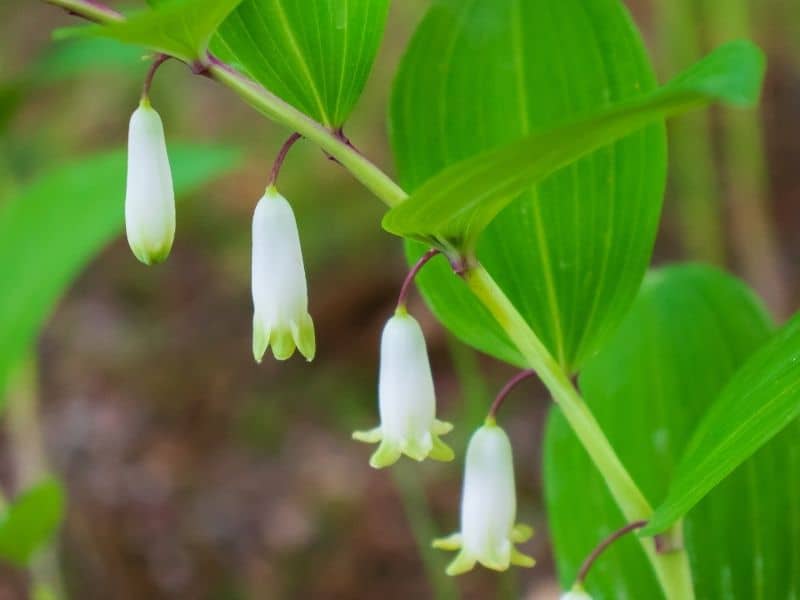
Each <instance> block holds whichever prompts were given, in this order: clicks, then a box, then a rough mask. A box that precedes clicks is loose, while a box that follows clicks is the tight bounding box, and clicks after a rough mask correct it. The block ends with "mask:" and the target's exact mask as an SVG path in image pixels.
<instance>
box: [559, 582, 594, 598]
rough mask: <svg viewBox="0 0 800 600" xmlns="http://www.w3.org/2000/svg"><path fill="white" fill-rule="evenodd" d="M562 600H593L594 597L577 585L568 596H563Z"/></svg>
mask: <svg viewBox="0 0 800 600" xmlns="http://www.w3.org/2000/svg"><path fill="white" fill-rule="evenodd" d="M561 600H592V597H591V596H590V595H589V594H587V593H586V592H585V591H584V590H583V588H582V587H580V586H577V585H576V586H575V587H573V588H572V589H571V590H570V591H568V592H567V593H566V594H563V595H562V596H561Z"/></svg>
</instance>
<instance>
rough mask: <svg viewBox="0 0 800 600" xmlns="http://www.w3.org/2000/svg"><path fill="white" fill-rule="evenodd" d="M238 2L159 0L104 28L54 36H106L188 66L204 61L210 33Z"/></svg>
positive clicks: (65, 31) (67, 31) (64, 31)
mask: <svg viewBox="0 0 800 600" xmlns="http://www.w3.org/2000/svg"><path fill="white" fill-rule="evenodd" d="M241 1H242V0H162V1H159V2H150V4H151V5H152V7H151V8H150V9H149V10H145V11H141V12H138V13H135V14H133V15H131V16H130V17H128V18H126V19H125V20H120V21H116V22H113V23H109V24H107V25H91V26H89V27H71V28H68V29H61V30H59V31H57V32H56V37H59V38H65V37H106V38H111V39H114V40H117V41H120V42H124V43H126V44H134V45H136V46H143V47H145V48H148V49H150V50H155V51H157V52H163V53H165V54H169V55H170V56H174V57H175V58H178V59H180V60H183V61H185V62H188V63H192V62H194V61H196V60H200V59H204V58H205V54H206V49H207V48H208V44H209V42H210V41H211V37H212V36H213V35H214V32H215V31H216V30H217V28H218V27H219V26H220V24H221V23H222V21H224V20H225V17H227V16H228V15H229V14H230V12H231V11H232V10H233V9H234V8H236V6H237V5H238V4H239V3H240V2H241Z"/></svg>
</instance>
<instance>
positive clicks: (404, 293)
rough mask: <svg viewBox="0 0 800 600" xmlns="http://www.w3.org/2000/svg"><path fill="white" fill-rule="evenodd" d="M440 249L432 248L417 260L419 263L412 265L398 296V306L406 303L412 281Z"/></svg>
mask: <svg viewBox="0 0 800 600" xmlns="http://www.w3.org/2000/svg"><path fill="white" fill-rule="evenodd" d="M439 252H440V251H439V250H437V249H436V248H431V249H430V250H428V251H427V252H426V253H425V254H423V255H422V257H421V258H420V259H419V260H418V261H417V263H416V264H415V265H414V266H413V267H411V270H410V271H409V272H408V275H406V279H405V281H404V282H403V287H401V288H400V294H399V295H398V296H397V308H401V307H403V306H405V305H406V298H408V292H409V291H410V289H411V283H412V282H413V281H414V278H415V277H416V276H417V273H419V271H420V269H422V267H424V266H425V264H426V263H427V262H428V261H429V260H430V259H432V258H433V257H434V256H436V255H437V254H439Z"/></svg>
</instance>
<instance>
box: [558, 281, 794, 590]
mask: <svg viewBox="0 0 800 600" xmlns="http://www.w3.org/2000/svg"><path fill="white" fill-rule="evenodd" d="M771 333H772V326H771V324H770V322H769V319H768V317H767V316H766V314H765V312H764V310H763V308H762V306H761V304H760V302H759V301H758V300H757V299H756V298H755V297H754V295H753V294H752V293H751V292H750V290H748V289H747V288H746V287H745V286H744V285H743V284H741V283H740V282H738V281H737V280H735V279H734V278H732V277H730V276H728V275H725V274H722V273H720V272H719V271H717V270H715V269H712V268H711V267H704V266H696V265H685V266H678V267H670V268H666V269H662V270H659V271H656V272H654V273H652V274H650V275H649V276H648V278H647V279H646V280H645V284H644V285H643V287H642V290H641V292H640V294H639V296H638V297H637V299H636V301H635V303H634V304H633V306H632V308H631V311H630V313H629V314H628V316H627V317H626V318H625V320H624V321H623V322H622V324H621V325H620V327H619V329H618V330H617V332H616V333H615V335H614V336H612V338H611V339H610V340H609V342H608V344H607V345H606V346H605V347H604V348H603V350H602V351H601V352H600V353H599V354H597V355H596V356H595V357H593V358H592V359H591V360H589V361H588V362H587V364H586V366H585V369H584V370H583V372H582V374H581V377H580V387H581V390H582V391H583V393H584V396H585V397H586V400H587V402H588V403H589V405H590V407H591V409H592V412H593V413H594V414H595V415H596V417H597V419H598V421H599V422H600V425H601V426H602V428H603V430H604V431H605V432H606V434H607V435H608V437H609V439H610V441H611V443H612V445H613V446H614V448H615V449H616V451H617V453H618V455H619V456H620V458H621V459H622V461H623V463H624V464H625V466H626V468H627V469H628V470H629V472H630V473H631V475H632V476H633V478H634V479H635V481H636V482H637V484H639V485H640V487H641V489H642V490H643V492H644V493H645V495H646V496H647V498H648V499H649V500H650V501H651V503H654V504H655V503H657V502H658V501H660V500H661V499H663V498H664V497H665V495H666V493H667V488H668V486H669V481H670V479H671V478H672V477H673V476H674V474H675V472H676V468H677V465H678V463H679V460H680V456H681V455H682V454H683V451H684V449H685V448H686V445H687V443H688V442H689V440H690V438H691V435H692V432H693V430H694V428H695V426H696V423H697V422H698V421H700V420H701V419H702V417H703V415H704V414H705V413H706V412H707V411H708V409H709V407H710V406H711V405H712V403H713V400H714V398H715V397H716V396H717V394H718V393H719V391H720V390H721V389H722V388H723V387H724V385H725V384H726V382H727V381H728V380H729V379H730V378H731V376H732V375H733V374H734V373H735V372H736V371H737V369H738V368H739V367H740V366H741V365H742V364H744V363H745V361H747V359H748V358H749V357H750V356H751V355H752V353H753V352H755V351H757V349H758V348H759V347H760V346H761V345H762V344H763V343H764V342H765V341H766V340H767V339H769V336H770V335H771ZM798 434H800V423H797V422H796V423H795V425H794V430H793V431H791V432H789V431H787V432H785V433H784V434H783V435H782V436H779V437H778V438H776V439H774V440H773V441H771V442H770V443H769V444H767V445H766V446H765V447H764V448H762V449H761V450H760V451H759V452H758V453H757V454H756V455H755V456H753V457H752V458H751V459H749V460H748V461H747V462H746V463H745V464H743V465H741V466H740V467H739V469H737V470H736V471H735V472H734V473H733V474H732V475H731V476H730V477H729V478H728V479H727V480H726V481H725V482H724V484H722V485H720V486H719V487H718V488H716V489H715V490H714V491H713V492H711V493H710V494H709V495H708V496H707V497H706V498H705V499H704V500H703V501H702V502H700V503H699V504H698V505H697V506H696V507H695V508H694V510H693V511H691V512H690V513H689V514H688V515H686V518H685V521H684V525H685V528H684V531H685V541H686V546H687V549H688V552H689V557H690V561H691V565H692V572H693V578H694V582H695V589H696V597H697V598H698V599H701V600H711V599H714V600H717V599H725V600H752V599H753V598H758V597H763V598H787V597H790V593H789V590H791V589H792V583H791V577H792V576H793V575H792V574H793V573H796V574H800V518H798V513H797V510H796V502H797V499H798V498H800V448H798V443H797V440H798V439H800V438H798ZM779 473H782V474H784V475H783V476H778V475H777V474H779ZM544 479H545V496H546V502H547V512H548V518H549V525H550V532H551V536H552V540H553V546H554V550H555V555H556V563H557V567H558V573H559V578H560V580H561V582H562V584H563V585H564V586H567V585H570V584H571V583H572V581H573V580H574V577H575V574H576V572H577V570H578V568H579V566H580V563H581V562H582V561H583V559H584V558H585V557H586V556H587V555H588V554H589V552H590V551H591V550H592V549H593V548H594V547H595V546H596V545H597V543H598V542H599V541H600V540H601V539H603V538H604V537H605V536H606V535H608V534H609V533H610V532H612V531H614V530H616V529H618V528H619V527H621V526H622V525H624V524H625V520H624V517H623V516H622V514H621V513H620V512H619V509H618V508H617V507H616V504H615V502H614V500H613V499H612V498H611V495H610V494H609V492H608V488H607V486H606V485H605V482H604V481H603V479H602V477H601V476H600V475H599V473H598V471H597V469H596V468H595V467H594V465H592V463H591V461H590V459H589V457H588V455H587V454H586V452H585V451H584V449H583V447H582V446H581V444H580V443H579V441H578V440H577V438H576V437H575V434H574V433H573V432H572V430H571V429H570V427H569V425H568V424H567V422H566V421H565V419H564V418H563V416H562V414H561V413H560V411H559V410H558V409H554V410H553V411H552V413H551V417H550V420H549V422H548V425H547V431H546V436H545V473H544ZM795 577H796V576H795ZM588 591H589V592H590V593H591V594H592V597H593V598H595V599H596V600H612V599H614V600H616V599H617V598H623V597H625V598H647V599H652V600H658V599H659V598H663V595H662V593H661V591H660V589H659V587H658V584H657V583H656V581H655V577H654V575H653V572H652V569H651V567H650V566H649V564H648V562H647V560H646V559H645V557H644V554H643V552H642V550H641V548H640V546H639V544H638V542H637V541H636V539H635V537H634V535H630V536H629V537H627V538H625V539H622V540H620V541H618V542H616V543H615V544H614V545H613V546H612V547H611V548H609V550H608V551H607V552H606V553H604V554H603V556H602V558H601V559H600V560H599V561H598V563H597V564H596V565H595V567H594V568H593V570H592V573H591V574H590V576H589V579H588Z"/></svg>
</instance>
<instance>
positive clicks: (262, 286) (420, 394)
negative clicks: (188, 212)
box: [125, 97, 575, 600]
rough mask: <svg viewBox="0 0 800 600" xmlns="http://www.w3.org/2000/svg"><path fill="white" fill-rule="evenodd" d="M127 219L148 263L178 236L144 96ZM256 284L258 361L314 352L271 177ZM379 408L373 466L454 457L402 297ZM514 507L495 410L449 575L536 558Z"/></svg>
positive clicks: (467, 473)
mask: <svg viewBox="0 0 800 600" xmlns="http://www.w3.org/2000/svg"><path fill="white" fill-rule="evenodd" d="M125 224H126V232H127V236H128V243H129V244H130V247H131V249H132V250H133V253H134V254H135V255H136V257H137V258H138V259H139V260H140V261H142V262H143V263H145V264H147V265H151V264H155V263H159V262H162V261H163V260H165V259H166V257H167V256H168V255H169V252H170V250H171V248H172V243H173V239H174V237H175V197H174V192H173V187H172V176H171V173H170V167H169V159H168V157H167V149H166V144H165V141H164V128H163V126H162V123H161V118H160V117H159V116H158V113H157V112H156V111H155V110H153V108H152V107H151V106H150V102H149V101H148V100H147V98H146V97H145V98H144V99H143V100H142V102H141V104H140V105H139V108H137V109H136V111H135V112H134V113H133V116H132V117H131V122H130V131H129V140H128V176H127V191H126V196H125ZM426 260H427V259H426ZM421 264H424V263H420V265H421ZM414 274H415V272H412V274H411V276H410V278H409V279H411V278H413V275H414ZM252 291H253V307H254V312H253V355H254V357H255V359H256V361H257V362H261V359H262V358H263V356H264V353H265V352H266V350H267V348H272V353H273V355H274V356H275V358H277V359H279V360H285V359H288V358H289V357H291V356H292V355H293V354H294V352H295V350H296V349H297V350H299V351H300V353H301V354H302V355H303V356H305V358H306V359H307V360H309V361H310V360H312V359H313V358H314V354H315V351H316V343H315V336H314V324H313V322H312V320H311V317H310V316H309V314H308V289H307V283H306V274H305V267H304V265H303V255H302V251H301V248H300V236H299V233H298V229H297V222H296V220H295V216H294V213H293V211H292V208H291V206H290V205H289V203H288V202H287V200H286V198H284V197H283V196H282V195H281V194H279V193H278V191H277V189H276V188H275V186H274V185H273V184H270V186H269V187H268V188H267V190H266V192H265V193H264V196H263V197H262V198H261V200H259V202H258V204H257V206H256V209H255V213H254V215H253V238H252ZM401 297H402V293H401ZM378 408H379V412H380V425H379V426H378V427H376V428H374V429H371V430H369V431H357V432H355V433H354V434H353V437H354V438H355V439H357V440H360V441H363V442H368V443H377V444H379V445H378V448H377V450H375V452H374V453H373V454H372V457H371V458H370V464H371V465H372V466H373V467H375V468H383V467H388V466H390V465H392V464H394V463H395V462H396V461H397V460H398V459H399V458H400V457H401V456H402V455H403V454H405V455H406V456H408V457H410V458H412V459H414V460H417V461H422V460H424V459H425V458H428V457H430V458H432V459H434V460H439V461H450V460H453V458H454V453H453V451H452V450H451V449H450V447H449V446H448V445H447V444H445V443H444V442H443V441H442V440H441V437H440V436H442V435H444V434H446V433H448V432H449V431H450V430H452V428H453V426H452V425H451V424H450V423H446V422H444V421H440V420H439V419H437V418H436V397H435V391H434V384H433V375H432V373H431V367H430V362H429V359H428V352H427V349H426V346H425V338H424V336H423V333H422V329H421V328H420V326H419V323H417V321H416V320H415V319H414V318H413V317H412V316H411V315H409V314H408V312H407V310H406V308H405V303H404V302H402V301H401V302H400V303H399V305H398V308H397V310H396V312H395V314H394V315H393V316H392V318H390V319H389V321H388V322H387V323H386V326H385V327H384V329H383V335H382V337H381V346H380V373H379V377H378ZM516 512H517V505H516V492H515V484H514V465H513V460H512V455H511V443H510V442H509V439H508V436H507V435H506V434H505V432H504V431H503V430H502V429H501V428H500V427H499V426H498V425H497V424H496V423H495V421H494V418H489V419H487V421H486V424H485V425H484V426H483V427H481V428H480V429H478V430H477V431H476V432H475V433H474V434H473V436H472V438H471V440H470V442H469V446H468V448H467V457H466V463H465V469H464V490H463V497H462V503H461V532H460V533H456V534H453V535H451V536H449V537H447V538H444V539H440V540H436V541H435V542H434V546H435V547H437V548H444V549H449V550H459V553H458V555H457V556H456V558H455V560H453V562H452V563H451V564H450V566H449V567H448V568H447V573H448V574H450V575H457V574H460V573H464V572H466V571H468V570H470V569H472V567H473V566H474V565H475V564H476V563H480V564H482V565H484V566H486V567H489V568H490V569H495V570H500V571H502V570H505V569H508V568H509V566H510V565H512V564H513V565H520V566H525V567H530V566H533V564H534V560H533V559H532V558H531V557H529V556H526V555H524V554H522V553H521V552H519V551H518V550H517V549H516V548H515V547H514V544H516V543H520V542H524V541H526V540H527V539H528V538H530V536H531V535H532V533H533V531H532V530H531V528H530V527H527V526H524V525H519V524H515V520H516ZM572 600H575V598H574V597H573V598H572Z"/></svg>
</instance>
